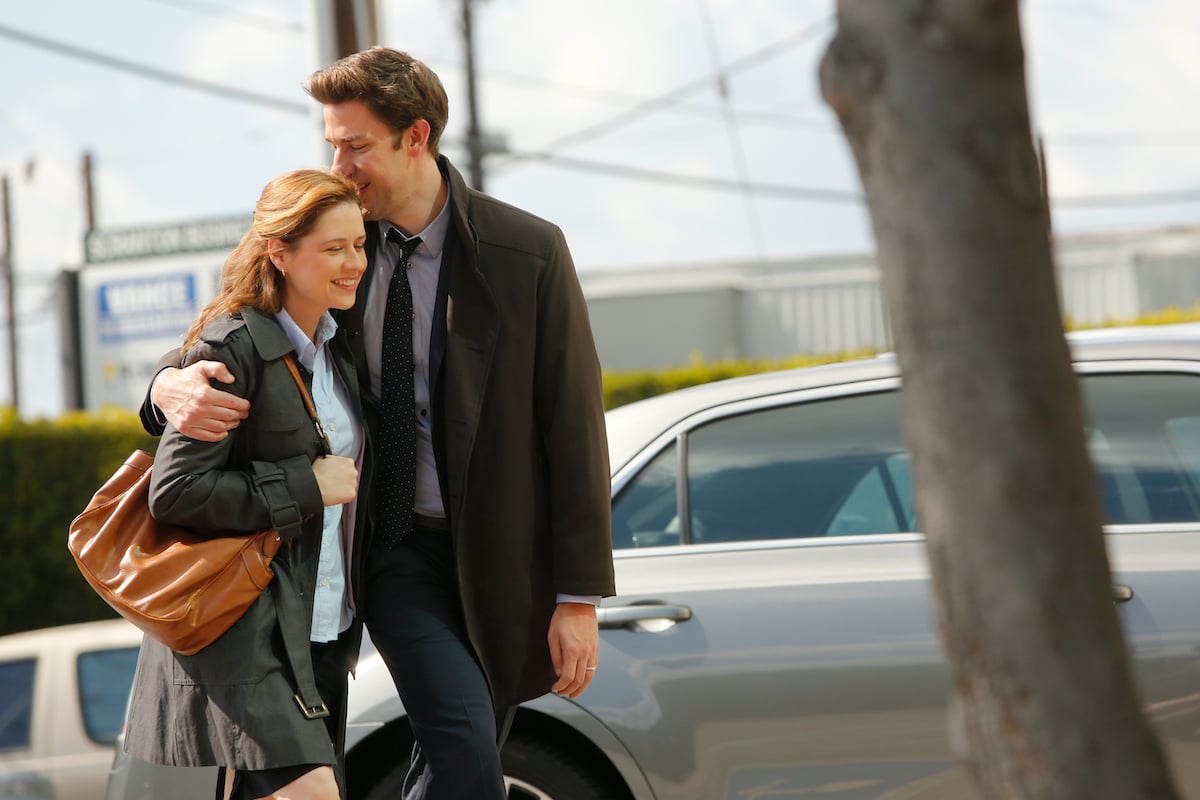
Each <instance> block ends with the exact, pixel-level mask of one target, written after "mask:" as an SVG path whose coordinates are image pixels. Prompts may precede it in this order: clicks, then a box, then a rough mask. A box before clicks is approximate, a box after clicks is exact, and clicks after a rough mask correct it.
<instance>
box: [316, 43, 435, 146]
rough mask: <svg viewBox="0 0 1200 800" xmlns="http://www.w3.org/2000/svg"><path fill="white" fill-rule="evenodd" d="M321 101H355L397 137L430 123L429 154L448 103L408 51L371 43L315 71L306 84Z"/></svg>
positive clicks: (395, 140) (396, 140) (428, 71)
mask: <svg viewBox="0 0 1200 800" xmlns="http://www.w3.org/2000/svg"><path fill="white" fill-rule="evenodd" d="M305 88H306V89H307V91H308V93H309V94H310V95H312V97H313V99H315V100H316V101H317V102H319V103H321V104H322V105H333V104H335V103H345V102H347V101H350V100H358V101H361V102H362V103H364V104H365V105H366V106H367V108H369V109H370V110H371V113H372V114H374V115H375V116H376V117H378V118H379V120H380V121H381V122H383V123H384V124H385V125H387V126H388V127H389V128H390V129H391V131H392V141H393V143H394V144H395V145H396V146H397V147H398V146H400V136H401V134H403V133H404V131H406V130H408V128H409V127H410V126H411V125H412V124H413V123H414V122H416V121H417V120H419V119H423V120H425V121H426V122H428V123H429V152H430V153H432V154H433V155H434V157H436V156H437V154H438V141H439V140H440V139H441V137H442V131H444V130H445V129H446V119H447V117H448V116H449V114H450V110H449V101H448V100H447V99H446V90H445V88H444V87H443V86H442V81H441V79H439V78H438V76H437V74H436V73H434V71H433V70H431V69H430V68H429V67H427V66H425V65H424V64H422V63H421V62H420V61H418V60H417V59H415V58H413V57H412V56H410V55H409V54H408V53H402V52H400V51H399V50H392V49H390V48H387V47H372V48H370V49H369V50H362V51H360V52H357V53H354V54H353V55H349V56H346V57H345V58H343V59H341V60H339V61H335V62H334V63H332V64H330V65H329V66H328V67H325V68H324V69H319V70H317V71H316V72H314V73H313V74H312V77H311V78H309V79H308V86H306V87H305Z"/></svg>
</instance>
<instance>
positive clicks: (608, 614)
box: [596, 603, 692, 631]
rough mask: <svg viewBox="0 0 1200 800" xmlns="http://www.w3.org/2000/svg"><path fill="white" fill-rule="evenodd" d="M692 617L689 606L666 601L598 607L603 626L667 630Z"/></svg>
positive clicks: (597, 611)
mask: <svg viewBox="0 0 1200 800" xmlns="http://www.w3.org/2000/svg"><path fill="white" fill-rule="evenodd" d="M691 618H692V610H691V609H690V608H688V607H687V606H674V605H668V604H666V603H634V604H633V605H628V606H613V607H612V608H598V609H596V622H597V623H599V625H600V627H601V628H607V629H612V628H629V629H631V630H642V631H649V630H655V629H658V630H665V629H667V628H669V627H671V626H672V625H673V624H675V623H676V622H684V621H685V620H689V619H691Z"/></svg>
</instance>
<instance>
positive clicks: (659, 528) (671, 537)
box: [612, 443, 680, 550]
mask: <svg viewBox="0 0 1200 800" xmlns="http://www.w3.org/2000/svg"><path fill="white" fill-rule="evenodd" d="M678 462H679V458H678V456H677V455H676V449H675V444H674V443H672V444H670V445H668V446H667V447H666V448H664V449H663V451H662V452H661V453H659V454H658V455H657V456H656V457H655V458H654V460H653V461H651V462H650V463H649V464H648V465H647V466H646V467H645V468H643V469H642V471H641V473H639V474H638V477H637V480H636V481H634V482H633V484H632V485H631V486H629V488H628V489H626V490H625V491H624V492H622V494H621V498H622V499H621V500H620V501H619V502H616V503H614V504H613V511H612V526H613V548H614V549H616V550H623V549H627V548H630V547H657V546H661V545H667V544H679V542H680V538H679V537H680V530H679V527H680V526H679V516H678V514H677V513H676V508H677V503H676V499H677V498H676V496H677V494H678V486H679V480H678V476H679V464H678Z"/></svg>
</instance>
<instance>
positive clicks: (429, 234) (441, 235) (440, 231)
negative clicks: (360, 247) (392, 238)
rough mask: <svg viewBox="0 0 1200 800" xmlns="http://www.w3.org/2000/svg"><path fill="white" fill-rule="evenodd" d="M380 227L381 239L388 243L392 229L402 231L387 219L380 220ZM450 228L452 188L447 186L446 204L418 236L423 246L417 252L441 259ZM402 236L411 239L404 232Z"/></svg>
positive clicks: (401, 232)
mask: <svg viewBox="0 0 1200 800" xmlns="http://www.w3.org/2000/svg"><path fill="white" fill-rule="evenodd" d="M378 225H379V239H380V241H382V242H386V241H387V232H388V230H390V229H391V228H396V230H397V231H400V229H399V228H398V227H396V225H395V224H394V223H392V222H389V221H388V220H386V219H381V220H379V222H378ZM449 228H450V186H449V184H447V186H446V202H445V203H443V204H442V210H441V211H439V212H438V213H437V216H435V217H434V218H433V220H431V221H430V223H429V224H428V225H426V226H425V230H423V231H421V232H419V233H417V234H416V235H417V236H420V237H421V244H420V245H419V246H418V247H417V249H416V252H417V253H420V254H421V255H423V256H427V257H429V258H433V259H440V258H441V257H442V250H443V248H445V246H446V231H447V230H449ZM400 235H401V236H404V238H406V239H407V238H409V237H408V236H407V235H405V233H404V232H403V231H400Z"/></svg>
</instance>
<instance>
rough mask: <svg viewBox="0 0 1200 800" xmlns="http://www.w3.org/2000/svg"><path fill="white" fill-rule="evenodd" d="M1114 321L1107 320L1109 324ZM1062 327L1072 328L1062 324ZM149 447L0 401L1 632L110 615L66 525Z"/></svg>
mask: <svg viewBox="0 0 1200 800" xmlns="http://www.w3.org/2000/svg"><path fill="white" fill-rule="evenodd" d="M1195 321H1200V305H1198V306H1196V307H1194V308H1191V309H1182V310H1181V309H1178V308H1171V309H1166V310H1165V311H1161V312H1157V313H1155V314H1149V315H1147V316H1145V317H1142V318H1139V319H1137V320H1133V321H1132V322H1125V323H1123V324H1137V325H1158V324H1164V323H1173V322H1195ZM1114 324H1116V323H1114ZM1068 327H1076V326H1074V325H1072V324H1071V323H1070V321H1069V320H1068ZM872 354H873V351H867V350H863V351H858V352H852V353H842V354H831V355H827V356H798V357H795V358H788V359H780V360H770V361H764V360H758V361H725V362H720V363H715V364H705V363H703V362H701V361H699V360H693V363H691V364H690V365H688V366H683V367H677V368H673V369H664V370H659V371H650V370H645V371H640V372H606V373H605V375H604V400H605V407H606V408H615V407H616V406H619V405H623V404H625V403H630V402H633V401H634V400H640V399H642V398H645V397H651V396H653V395H656V394H661V393H663V392H669V391H673V390H675V389H681V388H683V387H685V386H694V385H696V384H700V383H708V382H709V381H715V380H721V379H724V378H733V377H737V376H740V375H750V374H753V373H757V372H765V371H769V370H775V369H787V368H791V367H801V366H810V365H813V364H824V363H829V362H831V361H844V360H847V359H851V358H859V357H864V356H869V355H872ZM138 447H140V448H143V449H146V450H149V451H151V452H153V451H154V448H155V440H154V439H152V438H150V437H149V436H147V435H146V434H145V433H144V432H143V431H142V427H141V423H140V422H139V421H138V419H137V417H136V416H135V415H134V414H132V413H130V412H128V411H122V410H116V409H108V410H105V411H102V412H100V413H96V414H87V413H82V412H72V413H69V414H66V415H64V416H62V417H60V418H59V419H57V420H53V421H47V420H36V421H31V422H25V421H22V420H19V419H18V418H17V416H16V415H15V414H14V413H13V411H12V409H11V408H3V407H0V545H2V546H3V547H4V551H5V552H6V553H7V554H8V558H9V559H10V562H11V564H12V565H13V566H12V568H10V569H9V570H8V574H7V575H6V577H5V580H3V581H0V635H3V634H6V633H14V632H17V631H23V630H30V629H33V628H42V627H46V626H50V625H61V624H66V623H69V622H83V621H86V620H92V619H104V618H106V617H112V616H114V614H113V612H112V610H111V609H109V608H108V606H107V605H105V603H104V602H103V601H102V600H100V599H99V598H98V597H96V595H95V594H94V593H93V592H92V590H91V588H90V587H89V586H88V585H87V584H86V583H85V582H84V580H83V578H82V577H80V575H79V572H78V570H77V569H76V567H75V562H74V561H73V560H72V559H71V555H70V553H69V552H68V551H67V545H66V542H67V528H68V526H69V525H70V522H71V520H72V519H73V518H74V517H75V515H76V514H78V513H79V512H80V511H81V510H82V509H83V507H84V505H86V504H87V501H88V499H89V498H90V497H91V496H92V494H93V493H94V492H95V491H96V489H97V488H99V486H100V484H102V483H103V482H104V481H105V480H106V479H107V478H108V476H110V475H111V474H112V473H113V471H114V470H115V469H116V468H117V466H118V465H120V463H121V462H122V461H123V460H124V459H125V457H126V456H127V455H128V454H129V453H130V451H132V450H133V449H134V448H138Z"/></svg>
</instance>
